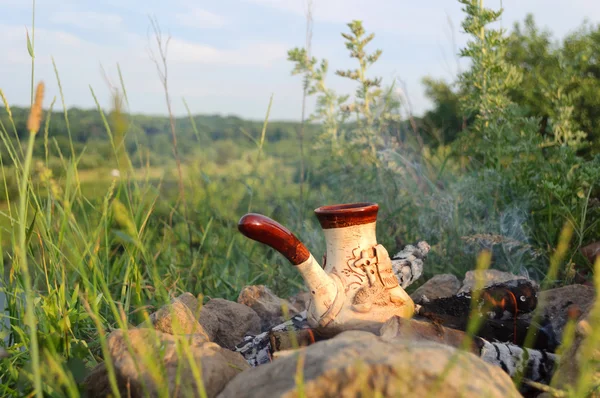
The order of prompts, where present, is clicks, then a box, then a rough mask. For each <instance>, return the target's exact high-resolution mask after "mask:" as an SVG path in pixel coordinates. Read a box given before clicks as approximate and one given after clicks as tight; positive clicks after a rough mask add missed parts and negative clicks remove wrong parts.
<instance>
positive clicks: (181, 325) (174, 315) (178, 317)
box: [140, 299, 210, 341]
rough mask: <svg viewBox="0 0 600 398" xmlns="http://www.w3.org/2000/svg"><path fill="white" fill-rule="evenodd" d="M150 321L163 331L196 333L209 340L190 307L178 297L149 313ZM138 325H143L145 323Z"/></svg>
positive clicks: (169, 332)
mask: <svg viewBox="0 0 600 398" xmlns="http://www.w3.org/2000/svg"><path fill="white" fill-rule="evenodd" d="M150 323H151V324H152V326H153V327H154V329H156V330H158V331H161V332H163V333H168V334H198V335H201V336H202V337H204V339H205V340H206V341H209V340H210V338H209V336H208V334H207V333H206V331H205V330H204V328H203V327H202V325H201V324H200V323H198V320H197V319H196V317H195V316H194V314H193V313H192V311H191V310H190V308H189V307H188V306H187V305H185V304H184V303H183V302H182V301H180V300H178V299H175V300H173V302H172V303H171V304H169V305H166V306H164V307H162V308H161V309H159V310H158V311H156V312H155V313H153V314H151V315H150ZM140 326H141V327H144V326H146V323H143V324H142V325H140Z"/></svg>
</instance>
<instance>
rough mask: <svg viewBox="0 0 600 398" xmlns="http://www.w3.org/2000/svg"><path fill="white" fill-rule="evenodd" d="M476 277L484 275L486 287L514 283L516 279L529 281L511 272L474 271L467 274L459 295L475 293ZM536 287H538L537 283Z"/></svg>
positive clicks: (494, 270) (493, 270)
mask: <svg viewBox="0 0 600 398" xmlns="http://www.w3.org/2000/svg"><path fill="white" fill-rule="evenodd" d="M476 275H478V276H480V277H481V275H483V280H484V287H488V286H490V285H495V284H497V283H504V282H508V281H514V280H516V279H527V278H525V277H524V276H520V275H515V274H511V273H510V272H504V271H498V270H496V269H486V270H473V271H469V272H467V273H466V274H465V279H464V280H463V283H462V287H461V288H460V289H459V291H458V293H468V292H471V291H473V289H474V287H475V276H476ZM534 285H535V286H536V287H537V285H536V284H535V282H534Z"/></svg>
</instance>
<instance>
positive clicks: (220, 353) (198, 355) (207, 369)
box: [87, 329, 249, 397]
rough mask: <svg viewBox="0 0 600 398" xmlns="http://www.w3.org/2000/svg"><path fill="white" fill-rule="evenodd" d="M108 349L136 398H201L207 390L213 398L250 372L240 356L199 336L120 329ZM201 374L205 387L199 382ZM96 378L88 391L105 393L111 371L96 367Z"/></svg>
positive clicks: (88, 386) (122, 380)
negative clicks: (244, 372) (180, 397)
mask: <svg viewBox="0 0 600 398" xmlns="http://www.w3.org/2000/svg"><path fill="white" fill-rule="evenodd" d="M128 343H129V344H130V345H129V344H128ZM108 349H109V352H110V357H111V360H112V363H113V364H114V368H115V372H116V374H117V380H118V382H119V384H121V385H122V384H125V385H128V387H129V389H130V391H131V396H133V397H142V396H151V397H158V396H186V397H188V396H190V397H196V396H201V394H200V393H199V392H200V390H201V389H202V388H203V389H204V390H205V392H206V395H207V396H208V397H214V396H216V395H217V394H218V393H219V392H221V390H222V389H223V388H224V387H225V385H226V384H227V383H228V382H229V381H230V380H231V379H232V378H233V377H235V376H236V375H237V374H238V373H240V372H242V371H243V370H245V369H247V368H249V365H248V364H247V363H246V361H245V360H244V358H243V357H242V356H241V355H240V354H238V353H235V352H232V351H230V350H227V349H223V348H221V347H219V346H218V345H217V344H215V343H211V342H206V341H205V340H204V338H202V337H200V336H198V335H191V336H183V335H180V336H174V335H170V334H166V333H161V332H158V331H153V330H151V329H133V330H130V331H128V332H124V331H122V330H116V331H114V332H113V333H111V334H110V336H109V337H108ZM130 349H131V352H130ZM132 354H133V355H132ZM190 363H191V364H192V365H193V366H192V365H190ZM198 371H199V372H198ZM199 374H201V380H202V383H198V380H199V379H198V378H197V375H199ZM95 375H96V377H94V381H93V383H94V386H93V387H92V385H91V384H90V380H88V384H87V389H88V391H89V390H93V391H94V392H97V391H102V389H104V390H106V386H107V383H108V382H107V381H106V380H104V381H103V380H102V379H101V378H102V377H103V376H102V375H105V376H106V375H107V372H106V370H105V369H104V370H103V369H102V368H97V370H96V373H95ZM91 395H92V396H99V395H95V394H91Z"/></svg>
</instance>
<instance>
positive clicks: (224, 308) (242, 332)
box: [200, 298, 260, 350]
mask: <svg viewBox="0 0 600 398" xmlns="http://www.w3.org/2000/svg"><path fill="white" fill-rule="evenodd" d="M207 312H209V313H211V314H212V315H214V316H215V317H216V319H217V321H218V328H217V330H216V332H215V331H214V329H215V325H214V324H213V325H210V326H208V320H210V322H213V321H214V318H212V319H211V315H206V313H207ZM203 313H204V323H203ZM200 323H201V324H202V326H204V327H205V328H207V327H208V328H210V329H212V332H213V333H214V339H213V340H212V341H214V342H216V343H217V344H219V345H220V346H221V347H225V348H228V349H230V350H233V349H235V346H236V344H238V343H240V342H241V341H242V340H244V336H246V335H247V334H255V335H256V334H259V333H260V318H259V317H258V315H257V314H256V311H254V310H253V309H252V308H249V307H247V306H245V305H243V304H239V303H235V302H233V301H228V300H224V299H220V298H215V299H211V300H209V301H208V302H207V303H206V304H204V306H203V307H202V309H201V310H200ZM207 331H208V330H207ZM209 333H210V332H209Z"/></svg>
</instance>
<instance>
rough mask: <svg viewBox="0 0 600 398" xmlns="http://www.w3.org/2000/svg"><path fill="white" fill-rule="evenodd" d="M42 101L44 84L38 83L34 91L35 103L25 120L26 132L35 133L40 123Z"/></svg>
mask: <svg viewBox="0 0 600 398" xmlns="http://www.w3.org/2000/svg"><path fill="white" fill-rule="evenodd" d="M43 101H44V82H39V83H38V85H37V88H36V90H35V101H34V102H33V106H32V107H31V112H29V119H27V130H29V131H30V132H32V133H37V132H38V131H39V130H40V126H41V122H42V102H43Z"/></svg>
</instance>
